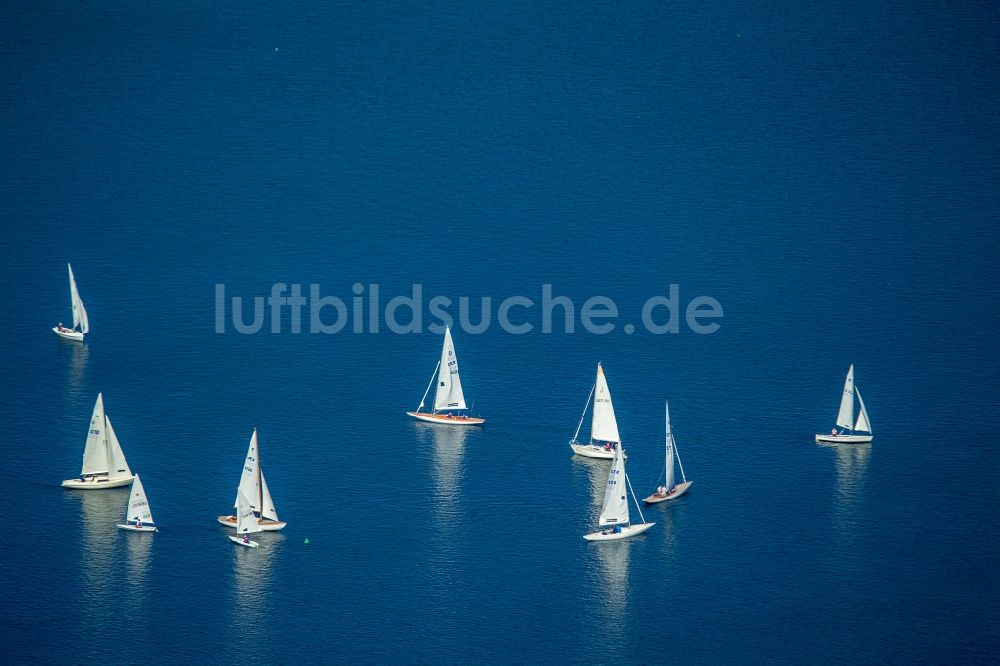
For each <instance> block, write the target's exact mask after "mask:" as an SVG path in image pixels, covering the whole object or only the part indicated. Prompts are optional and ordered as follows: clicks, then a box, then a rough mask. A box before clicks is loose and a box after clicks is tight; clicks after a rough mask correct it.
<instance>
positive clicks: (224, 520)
mask: <svg viewBox="0 0 1000 666" xmlns="http://www.w3.org/2000/svg"><path fill="white" fill-rule="evenodd" d="M216 520H217V521H219V524H220V525H225V526H226V527H232V528H233V529H236V516H219V517H218V518H216ZM257 524H258V525H260V529H261V530H262V531H264V532H277V531H278V530H280V529H282V528H283V527H284V526H285V525H287V524H288V523H286V522H283V521H280V520H271V519H270V518H258V519H257Z"/></svg>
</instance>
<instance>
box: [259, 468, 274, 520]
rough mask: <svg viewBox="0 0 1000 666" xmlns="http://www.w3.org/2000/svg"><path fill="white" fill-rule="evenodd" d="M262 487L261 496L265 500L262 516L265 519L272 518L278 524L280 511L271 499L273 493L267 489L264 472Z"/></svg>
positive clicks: (261, 475)
mask: <svg viewBox="0 0 1000 666" xmlns="http://www.w3.org/2000/svg"><path fill="white" fill-rule="evenodd" d="M260 485H261V488H262V491H263V492H262V493H261V494H262V497H263V499H264V501H263V505H264V509H263V510H262V511H261V512H260V515H261V516H263V517H264V518H270V519H271V520H273V521H274V522H278V510H277V509H275V508H274V500H273V499H271V491H270V490H268V489H267V480H266V479H264V470H261V471H260Z"/></svg>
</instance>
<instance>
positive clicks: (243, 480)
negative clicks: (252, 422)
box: [233, 428, 260, 511]
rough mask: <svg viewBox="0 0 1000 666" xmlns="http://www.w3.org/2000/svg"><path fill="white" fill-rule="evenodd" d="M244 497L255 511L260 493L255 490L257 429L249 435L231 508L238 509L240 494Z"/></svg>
mask: <svg viewBox="0 0 1000 666" xmlns="http://www.w3.org/2000/svg"><path fill="white" fill-rule="evenodd" d="M241 492H242V493H243V494H244V495H246V497H247V500H248V501H249V502H250V507H251V508H252V509H253V510H254V511H257V510H258V507H257V498H258V497H259V496H260V491H259V490H258V489H257V429H256V428H254V429H253V434H252V435H250V446H249V447H248V448H247V457H246V459H245V460H244V461H243V472H241V473H240V485H239V486H238V489H237V491H236V500H235V501H234V502H233V506H235V507H237V508H239V503H240V496H239V494H240V493H241Z"/></svg>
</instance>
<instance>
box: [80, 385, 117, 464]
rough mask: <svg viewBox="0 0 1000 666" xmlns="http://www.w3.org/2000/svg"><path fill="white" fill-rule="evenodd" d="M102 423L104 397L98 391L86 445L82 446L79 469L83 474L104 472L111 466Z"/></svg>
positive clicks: (105, 430) (104, 428)
mask: <svg viewBox="0 0 1000 666" xmlns="http://www.w3.org/2000/svg"><path fill="white" fill-rule="evenodd" d="M104 423H105V419H104V397H103V395H102V394H101V393H98V394H97V402H96V403H94V412H93V414H91V416H90V430H89V431H88V432H87V445H86V446H84V448H83V468H82V469H81V470H80V474H81V475H83V476H87V475H90V474H105V473H107V472H108V470H109V469H110V467H111V461H110V459H109V457H108V444H107V428H106V427H105V425H104Z"/></svg>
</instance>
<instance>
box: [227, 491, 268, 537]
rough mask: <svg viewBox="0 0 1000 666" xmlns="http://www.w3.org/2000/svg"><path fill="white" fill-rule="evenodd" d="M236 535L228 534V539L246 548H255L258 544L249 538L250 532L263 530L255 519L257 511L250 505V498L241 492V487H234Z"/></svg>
mask: <svg viewBox="0 0 1000 666" xmlns="http://www.w3.org/2000/svg"><path fill="white" fill-rule="evenodd" d="M236 512H237V516H236V536H230V537H229V540H230V541H232V542H233V543H238V544H239V545H241V546H246V547H247V548H256V547H257V546H259V545H260V544H259V543H257V542H256V541H251V540H250V535H251V534H256V533H257V532H261V531H263V529H262V528H261V526H260V521H259V520H257V513H256V512H255V511H254V510H253V507H252V506H251V505H250V500H248V499H247V496H246V495H244V494H243V489H242V488H237V489H236Z"/></svg>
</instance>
